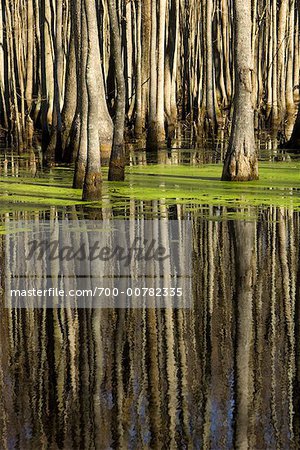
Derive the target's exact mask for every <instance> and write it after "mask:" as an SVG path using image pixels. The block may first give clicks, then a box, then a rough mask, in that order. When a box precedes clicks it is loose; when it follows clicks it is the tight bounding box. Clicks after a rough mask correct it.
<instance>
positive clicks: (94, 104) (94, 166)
mask: <svg viewBox="0 0 300 450" xmlns="http://www.w3.org/2000/svg"><path fill="white" fill-rule="evenodd" d="M84 4H85V13H86V19H87V37H88V56H87V65H86V84H87V92H88V115H87V137H88V151H87V166H86V171H85V179H84V184H83V194H82V199H83V200H99V199H100V198H101V184H102V183H101V181H102V180H101V160H100V144H99V126H98V117H99V112H98V105H99V101H98V95H99V91H98V83H97V58H98V52H97V46H96V45H95V36H97V35H98V26H97V16H96V7H95V2H94V1H93V0H85V2H84Z"/></svg>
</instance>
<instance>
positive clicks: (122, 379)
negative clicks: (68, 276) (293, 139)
mask: <svg viewBox="0 0 300 450" xmlns="http://www.w3.org/2000/svg"><path fill="white" fill-rule="evenodd" d="M146 160H147V158H146V156H145V154H144V153H139V154H135V155H133V156H132V158H131V163H132V165H131V167H130V168H128V171H127V179H126V182H124V183H121V184H116V183H110V184H109V185H108V183H106V182H105V183H104V188H103V199H102V201H101V202H97V203H91V204H89V205H86V204H83V203H82V202H81V192H80V191H79V190H73V189H71V188H70V185H71V180H72V173H73V172H72V169H70V168H67V167H57V168H55V169H53V170H52V171H51V172H49V171H42V170H41V169H40V167H39V161H38V160H37V161H34V162H33V161H31V162H28V161H26V160H25V159H24V161H23V162H22V161H21V160H20V161H19V162H18V163H17V164H16V159H14V160H13V161H12V160H11V157H7V158H6V162H5V164H4V163H3V160H2V161H1V173H0V233H1V241H0V242H1V247H0V257H1V262H2V263H1V269H0V270H1V286H2V289H3V277H4V275H5V264H4V261H5V239H6V230H7V228H6V225H7V223H8V222H11V221H16V220H18V221H20V220H22V221H25V222H26V221H28V222H30V221H38V220H39V221H43V220H55V219H58V218H59V219H67V220H70V221H74V220H78V219H83V220H84V219H89V220H102V219H107V220H114V219H125V220H128V219H136V220H140V221H143V220H145V219H153V218H158V219H162V220H164V221H171V220H179V221H180V220H183V219H184V220H187V221H190V222H191V226H192V233H191V241H192V249H193V254H192V260H193V273H192V280H193V284H192V285H193V289H192V299H191V303H192V307H191V308H186V309H180V308H179V309H153V308H139V309H112V308H109V309H80V308H78V309H76V308H64V309H31V310H24V309H7V308H5V307H4V306H5V305H4V301H3V300H2V301H1V302H2V306H1V316H0V339H1V346H0V448H1V449H2V448H3V449H5V448H9V449H13V448H20V449H38V448H41V449H42V448H51V449H58V448H62V449H87V448H96V449H109V448H121V449H127V448H132V449H143V448H154V449H156V448H166V449H167V448H171V449H173V448H196V449H202V448H211V449H231V448H234V447H236V448H250V449H276V448H280V449H283V448H284V449H290V448H291V449H293V448H299V445H300V444H299V443H300V305H299V303H300V264H299V247H300V162H299V161H297V160H296V159H292V160H290V161H288V162H272V161H264V162H261V164H260V180H259V181H255V182H251V183H243V184H236V183H224V182H220V181H219V179H220V175H221V170H222V167H221V165H220V164H206V165H199V164H198V163H199V161H198V160H197V157H193V158H191V157H190V156H186V155H184V154H183V153H182V152H181V153H180V152H178V151H172V152H169V153H168V154H167V155H166V154H165V153H164V154H162V153H161V154H160V156H159V158H158V162H159V164H156V165H151V164H145V163H146ZM17 161H18V160H17ZM195 163H196V164H195ZM104 172H106V169H104ZM2 292H3V290H2Z"/></svg>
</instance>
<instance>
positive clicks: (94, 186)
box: [82, 172, 102, 201]
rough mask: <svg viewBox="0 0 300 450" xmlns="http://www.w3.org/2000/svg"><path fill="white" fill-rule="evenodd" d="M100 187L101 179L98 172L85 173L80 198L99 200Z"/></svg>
mask: <svg viewBox="0 0 300 450" xmlns="http://www.w3.org/2000/svg"><path fill="white" fill-rule="evenodd" d="M101 187H102V179H101V173H100V172H95V173H89V174H86V176H85V180H84V184H83V192H82V200H83V201H95V200H100V199H101V194H102V189H101Z"/></svg>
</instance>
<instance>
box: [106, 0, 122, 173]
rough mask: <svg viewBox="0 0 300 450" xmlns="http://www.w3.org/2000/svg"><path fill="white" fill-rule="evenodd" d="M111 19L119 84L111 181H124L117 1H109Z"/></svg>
mask: <svg viewBox="0 0 300 450" xmlns="http://www.w3.org/2000/svg"><path fill="white" fill-rule="evenodd" d="M108 10H109V17H110V29H111V42H112V56H113V59H114V62H115V72H116V73H115V76H116V84H117V99H116V100H117V101H116V112H115V114H116V116H115V123H114V136H113V147H112V152H111V157H110V162H109V172H108V180H109V181H123V180H124V178H125V162H126V161H125V144H124V123H125V81H124V72H123V62H122V49H121V38H120V31H119V25H118V16H117V5H116V0H108Z"/></svg>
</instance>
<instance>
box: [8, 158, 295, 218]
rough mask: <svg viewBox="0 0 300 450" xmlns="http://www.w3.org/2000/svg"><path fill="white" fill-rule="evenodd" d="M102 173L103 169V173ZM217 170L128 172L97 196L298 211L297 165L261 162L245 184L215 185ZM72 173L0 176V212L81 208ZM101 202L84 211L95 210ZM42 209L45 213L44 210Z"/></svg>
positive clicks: (135, 169) (122, 200) (146, 169)
mask: <svg viewBox="0 0 300 450" xmlns="http://www.w3.org/2000/svg"><path fill="white" fill-rule="evenodd" d="M106 170H107V169H104V171H106ZM221 172H222V166H221V165H220V164H214V165H213V164H210V165H205V166H198V167H194V166H186V165H182V166H172V165H149V166H133V167H131V168H128V171H127V180H126V181H125V182H123V183H108V182H105V183H104V189H103V195H104V196H105V197H109V198H110V199H111V201H112V203H113V205H114V206H119V207H122V205H124V204H125V202H126V201H127V200H129V199H134V200H143V201H151V200H161V199H165V201H166V204H184V205H187V207H190V208H192V209H198V208H201V207H202V206H203V205H219V206H227V207H247V206H262V207H264V206H269V205H274V206H283V207H288V208H293V209H294V210H300V162H298V161H297V162H293V161H292V162H278V163H265V162H263V163H261V164H260V179H259V180H258V181H251V182H245V183H242V184H241V183H238V182H236V183H235V182H224V181H220V174H221ZM71 184H72V171H71V170H68V169H63V168H57V169H54V170H53V171H52V173H51V174H49V175H47V174H45V175H43V177H41V178H37V177H35V178H26V177H21V178H12V177H9V178H8V177H0V206H1V210H2V211H3V210H5V211H9V210H13V209H15V208H16V207H17V206H21V205H22V209H25V208H26V209H31V210H32V209H34V208H35V207H39V208H38V209H40V208H41V207H42V208H47V207H49V206H57V207H64V206H73V205H79V204H83V203H84V202H82V201H81V190H80V189H71ZM101 204H102V202H93V203H91V204H90V206H92V207H94V208H98V207H100V206H101ZM47 209H48V208H47Z"/></svg>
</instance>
